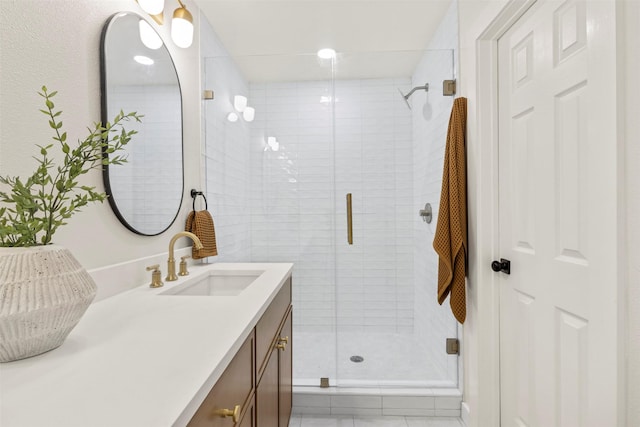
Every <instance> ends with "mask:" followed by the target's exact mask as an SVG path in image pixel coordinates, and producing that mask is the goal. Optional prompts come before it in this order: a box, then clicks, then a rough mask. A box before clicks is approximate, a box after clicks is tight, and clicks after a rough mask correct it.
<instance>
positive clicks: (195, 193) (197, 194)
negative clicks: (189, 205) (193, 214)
mask: <svg viewBox="0 0 640 427" xmlns="http://www.w3.org/2000/svg"><path fill="white" fill-rule="evenodd" d="M198 196H202V198H203V199H204V209H205V210H209V206H208V205H207V198H206V197H205V196H204V193H203V192H202V191H196V190H195V189H191V198H192V199H193V210H194V211H195V210H196V199H197V198H198Z"/></svg>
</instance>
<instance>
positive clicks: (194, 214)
mask: <svg viewBox="0 0 640 427" xmlns="http://www.w3.org/2000/svg"><path fill="white" fill-rule="evenodd" d="M198 195H200V196H202V197H203V198H204V201H205V210H203V211H196V210H195V198H196V197H197V196H198ZM192 197H193V198H194V201H193V210H192V211H191V212H189V215H188V216H187V223H186V226H185V230H186V231H190V232H192V233H193V234H195V235H196V236H198V238H199V239H200V242H201V243H202V249H196V248H195V246H194V247H193V248H192V249H191V257H192V258H193V259H201V258H206V257H209V256H216V255H218V248H217V246H216V231H215V228H214V225H213V217H212V216H211V214H210V213H209V211H208V210H206V206H207V205H206V203H207V199H206V198H205V197H204V195H203V194H202V193H201V192H199V193H196V194H195V195H194V194H193V192H192Z"/></svg>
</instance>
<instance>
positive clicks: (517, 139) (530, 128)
mask: <svg viewBox="0 0 640 427" xmlns="http://www.w3.org/2000/svg"><path fill="white" fill-rule="evenodd" d="M613 12H614V2H612V1H597V2H596V1H576V0H568V1H545V0H539V1H538V2H536V3H535V4H534V5H533V6H532V7H531V8H530V9H529V10H528V11H527V12H526V13H525V15H523V17H521V18H520V19H519V20H518V21H517V23H516V24H515V25H514V26H513V27H511V28H510V29H509V30H508V31H507V33H506V34H505V35H504V36H503V37H501V39H500V40H499V42H498V48H499V110H500V115H499V122H500V134H499V177H500V179H499V182H500V184H499V203H500V240H499V242H500V252H499V255H500V256H501V257H502V258H506V259H509V260H510V261H511V274H509V275H507V274H506V273H504V272H499V273H496V274H499V275H500V276H501V278H500V282H501V283H500V284H501V300H500V305H501V311H500V316H501V318H500V329H501V331H500V335H501V337H500V338H501V345H500V347H501V408H502V409H501V420H502V426H519V427H523V426H538V427H554V426H557V427H573V426H593V427H614V426H618V419H617V418H616V413H617V408H616V401H617V382H616V381H617V379H616V378H617V365H616V364H617V363H618V354H617V352H616V348H617V330H616V327H617V326H616V325H617V312H616V298H617V293H616V289H617V281H618V278H617V276H616V275H617V257H616V248H617V243H616V233H617V217H616V203H617V201H616V200H617V199H616V197H617V196H616V192H617V188H616V185H617V184H616V182H617V178H616V174H617V164H616V120H615V117H616V116H615V109H616V105H615V100H616V98H615V91H616V87H615V56H614V55H615V44H614V42H615V39H614V36H615V31H614V30H615V20H614V19H613V15H612V14H613Z"/></svg>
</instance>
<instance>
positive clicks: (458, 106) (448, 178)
mask: <svg viewBox="0 0 640 427" xmlns="http://www.w3.org/2000/svg"><path fill="white" fill-rule="evenodd" d="M466 121H467V99H466V98H457V99H456V100H455V101H454V102H453V108H452V110H451V117H450V118H449V130H448V132H447V142H446V148H445V155H444V169H443V171H442V192H441V195H440V211H439V212H438V224H437V225H436V234H435V237H434V239H433V248H434V249H435V251H436V253H437V254H438V257H439V261H438V303H439V304H440V305H442V303H443V302H444V300H445V299H446V298H447V295H448V296H449V304H450V305H451V311H452V312H453V315H454V316H455V318H456V319H457V320H458V322H460V323H464V321H465V319H466V317H467V303H466V289H465V277H466V275H467V271H466V270H467V268H466V264H467V173H466V156H465V133H466Z"/></svg>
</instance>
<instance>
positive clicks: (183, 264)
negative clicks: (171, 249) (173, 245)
mask: <svg viewBox="0 0 640 427" xmlns="http://www.w3.org/2000/svg"><path fill="white" fill-rule="evenodd" d="M187 258H191V256H190V255H185V256H181V257H180V272H179V273H178V276H188V275H189V271H188V270H187V261H186V259H187Z"/></svg>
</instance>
